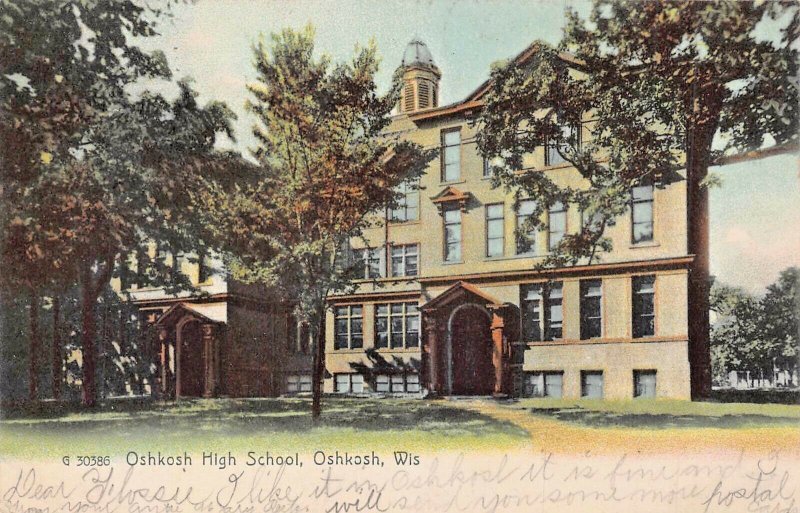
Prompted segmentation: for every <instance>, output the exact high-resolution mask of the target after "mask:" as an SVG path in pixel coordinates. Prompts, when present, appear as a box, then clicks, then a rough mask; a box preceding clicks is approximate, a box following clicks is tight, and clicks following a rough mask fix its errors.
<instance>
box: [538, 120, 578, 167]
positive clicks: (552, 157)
mask: <svg viewBox="0 0 800 513" xmlns="http://www.w3.org/2000/svg"><path fill="white" fill-rule="evenodd" d="M580 136H581V131H580V125H579V124H574V123H573V124H564V125H561V138H562V140H561V142H548V143H547V144H546V145H545V157H544V158H545V165H546V166H555V165H557V164H561V163H563V162H566V159H565V158H564V157H563V156H562V155H561V154H562V153H566V152H567V151H568V149H569V148H570V147H571V146H572V145H573V144H574V145H575V146H576V147H580V143H581V140H580Z"/></svg>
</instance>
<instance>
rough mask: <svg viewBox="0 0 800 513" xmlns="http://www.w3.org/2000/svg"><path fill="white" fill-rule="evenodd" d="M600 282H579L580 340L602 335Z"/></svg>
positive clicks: (601, 288)
mask: <svg viewBox="0 0 800 513" xmlns="http://www.w3.org/2000/svg"><path fill="white" fill-rule="evenodd" d="M602 303H603V286H602V281H601V280H581V340H586V339H590V338H597V337H601V336H602V335H603V307H602Z"/></svg>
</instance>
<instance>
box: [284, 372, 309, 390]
mask: <svg viewBox="0 0 800 513" xmlns="http://www.w3.org/2000/svg"><path fill="white" fill-rule="evenodd" d="M300 392H311V376H310V375H308V374H300V375H298V374H289V375H288V376H286V393H287V394H297V393H300Z"/></svg>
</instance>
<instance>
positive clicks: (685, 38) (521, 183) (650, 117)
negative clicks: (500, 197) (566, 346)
mask: <svg viewBox="0 0 800 513" xmlns="http://www.w3.org/2000/svg"><path fill="white" fill-rule="evenodd" d="M798 10H799V8H798V5H797V4H796V3H793V2H736V1H716V2H693V1H664V2H627V1H624V0H595V2H594V5H593V8H592V11H591V15H590V18H589V20H588V23H587V21H585V20H583V19H581V18H580V17H579V16H578V15H577V14H576V13H575V12H572V11H570V12H568V24H567V27H566V29H565V35H564V38H563V40H562V42H561V44H560V46H559V47H558V48H551V47H549V46H548V45H546V44H545V43H538V44H537V45H538V48H537V50H538V51H536V52H535V53H534V56H533V57H532V59H530V60H527V61H521V62H520V61H517V62H512V63H510V64H508V65H504V66H499V67H498V68H497V69H495V70H494V71H493V73H492V79H493V82H492V84H491V86H490V88H489V91H488V94H487V95H486V98H485V107H484V109H483V111H482V113H481V115H480V117H479V119H478V123H479V124H480V125H481V127H482V128H481V132H480V134H479V136H478V146H479V148H480V150H481V152H482V153H483V154H484V156H486V157H487V158H490V159H495V161H496V162H498V164H496V165H494V166H493V173H494V180H495V183H496V184H498V185H499V184H502V185H504V186H506V187H510V188H513V189H516V190H518V191H521V192H524V193H527V194H530V195H535V196H536V197H538V198H541V199H542V201H541V203H542V206H541V207H540V210H541V209H543V208H546V207H547V206H548V205H551V204H553V203H555V202H556V201H562V202H564V203H566V202H573V203H576V204H578V205H579V207H580V208H581V209H583V210H584V211H586V212H587V214H588V215H586V216H585V219H586V221H585V222H584V225H583V226H582V229H581V230H580V232H579V233H577V234H572V235H570V236H568V237H565V238H564V240H563V241H562V243H561V245H560V247H559V248H558V249H559V250H560V251H559V252H558V253H557V255H556V256H555V257H554V258H551V259H549V260H548V261H547V262H546V265H555V264H574V263H576V262H578V261H589V262H591V261H592V260H593V259H595V258H597V257H598V256H600V253H602V251H607V250H609V249H610V242H609V241H608V240H607V239H606V238H604V237H603V230H604V228H605V226H606V225H608V224H611V223H613V222H614V219H615V218H616V217H618V216H619V215H621V214H622V213H623V212H625V210H626V209H627V208H628V198H629V196H628V191H629V190H630V188H631V186H634V185H637V184H641V183H653V184H655V185H663V184H667V183H670V182H672V181H675V180H679V179H685V180H686V185H687V194H688V200H687V203H688V205H687V210H688V212H687V216H688V221H689V222H688V226H689V233H688V236H687V246H688V252H689V253H690V254H693V255H694V256H695V258H694V260H693V263H692V264H691V268H690V275H689V319H690V321H689V340H690V343H691V347H690V352H691V355H692V361H693V362H696V363H697V365H694V366H693V368H692V376H691V381H692V396H693V397H694V398H702V397H706V396H707V395H708V393H709V392H710V374H709V365H708V351H709V349H708V337H709V319H708V310H709V289H708V284H709V267H708V266H709V245H708V233H709V227H708V191H707V187H706V184H707V182H708V181H709V176H708V168H709V166H710V165H712V164H713V163H715V162H717V161H718V160H720V159H722V158H723V157H724V154H725V152H747V151H752V150H756V149H759V148H761V147H762V146H763V145H764V144H769V143H774V144H776V145H785V144H787V143H790V142H792V143H795V142H796V141H797V140H798V113H797V108H798V91H797V86H796V83H795V82H794V81H795V80H796V78H795V77H796V76H797V69H798V68H797V66H798V59H797V57H798V55H797V49H796V47H794V45H793V43H794V42H795V41H796V39H797V36H798V34H799V33H800V14H798ZM764 21H766V22H773V23H775V24H777V25H778V26H781V27H782V28H781V30H780V33H779V34H778V37H776V38H775V39H774V40H766V39H765V38H763V37H761V36H760V35H759V32H758V30H757V29H758V26H759V24H760V23H762V22H764ZM587 113H588V116H589V117H591V118H592V119H593V120H594V121H593V123H592V125H591V126H589V127H588V128H590V130H591V133H592V137H591V139H590V140H589V141H585V142H584V143H583V144H579V137H578V136H577V135H576V132H577V131H576V130H565V129H564V127H565V126H569V125H572V124H577V123H579V122H580V120H581V119H583V116H584V115H585V114H587ZM715 141H724V142H725V149H724V151H716V149H715V146H714V143H715ZM545 144H549V145H551V146H552V147H554V148H557V150H558V152H559V153H560V154H561V155H562V157H563V158H564V159H565V160H567V161H568V162H570V163H571V164H572V165H574V166H575V168H576V169H577V170H578V172H579V173H580V174H581V175H582V176H583V177H584V178H585V179H586V181H587V182H588V186H587V187H586V188H583V189H580V188H562V187H559V186H557V185H556V184H555V183H554V182H553V181H552V180H551V179H550V178H549V177H548V176H547V175H546V174H544V173H524V174H519V173H515V172H514V170H518V169H521V165H522V156H523V155H524V154H525V153H528V152H531V151H533V150H534V149H535V148H537V147H541V146H543V145H545ZM681 169H685V177H682V176H681V175H680V173H678V171H679V170H681ZM531 217H532V218H534V217H538V216H531ZM534 222H535V221H534Z"/></svg>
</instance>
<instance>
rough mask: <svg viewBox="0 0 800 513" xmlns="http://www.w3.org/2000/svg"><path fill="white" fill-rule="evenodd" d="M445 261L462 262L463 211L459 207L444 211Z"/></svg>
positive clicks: (448, 208)
mask: <svg viewBox="0 0 800 513" xmlns="http://www.w3.org/2000/svg"><path fill="white" fill-rule="evenodd" d="M444 261H445V262H460V261H461V210H460V209H459V208H458V207H447V208H445V209H444Z"/></svg>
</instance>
